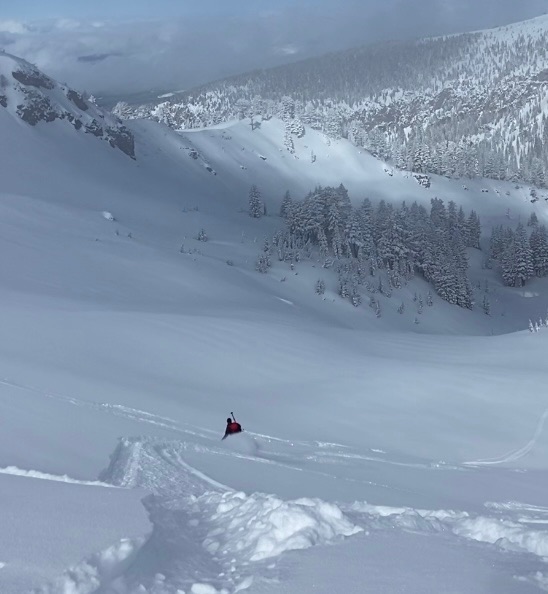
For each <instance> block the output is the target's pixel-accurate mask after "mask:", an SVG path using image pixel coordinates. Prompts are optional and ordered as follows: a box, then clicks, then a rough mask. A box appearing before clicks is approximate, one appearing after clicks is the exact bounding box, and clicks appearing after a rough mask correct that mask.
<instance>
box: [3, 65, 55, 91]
mask: <svg viewBox="0 0 548 594" xmlns="http://www.w3.org/2000/svg"><path fill="white" fill-rule="evenodd" d="M11 75H12V76H13V78H14V79H15V80H16V81H17V82H20V83H21V84H22V85H25V86H27V87H37V88H38V89H53V88H54V86H55V84H54V82H53V81H52V80H51V78H49V77H47V76H46V75H45V74H42V73H41V72H40V71H39V70H33V71H28V72H25V71H24V70H15V71H13V72H12V73H11Z"/></svg>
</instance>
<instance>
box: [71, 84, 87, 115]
mask: <svg viewBox="0 0 548 594" xmlns="http://www.w3.org/2000/svg"><path fill="white" fill-rule="evenodd" d="M67 97H68V98H69V99H70V101H72V102H73V103H74V105H76V107H77V108H78V109H81V110H82V111H87V110H88V109H89V106H88V104H87V103H86V101H85V99H84V98H83V97H82V95H80V93H77V92H76V91H73V90H72V89H69V90H68V91H67Z"/></svg>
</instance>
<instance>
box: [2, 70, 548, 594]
mask: <svg viewBox="0 0 548 594" xmlns="http://www.w3.org/2000/svg"><path fill="white" fill-rule="evenodd" d="M10 60H11V59H10ZM5 63H6V62H4V64H5ZM16 65H20V62H19V61H16ZM29 68H30V67H28V66H26V65H25V66H23V69H24V71H25V73H26V74H27V75H28V76H26V77H25V80H26V81H27V83H26V86H28V84H29V83H30V82H31V81H32V82H34V83H35V84H36V83H40V84H41V85H44V84H46V85H53V88H50V89H47V88H46V89H45V91H44V93H45V95H44V96H45V97H47V98H48V101H49V102H50V105H52V106H53V108H52V109H54V110H55V112H56V113H59V111H58V109H60V108H61V106H63V105H64V106H65V107H64V109H66V111H67V113H73V115H74V116H75V117H76V115H77V114H80V111H77V110H76V111H74V112H71V111H70V110H71V109H73V108H72V107H71V101H70V100H69V99H68V98H66V97H65V99H63V96H64V91H63V87H62V85H58V84H57V83H55V82H54V81H51V82H48V79H47V78H46V77H44V75H41V74H40V73H39V72H37V71H36V70H34V69H32V77H31V78H30V79H29V78H28V77H29V76H30V74H29V71H28V69H29ZM13 71H16V66H14V62H13V61H10V62H9V68H8V69H4V70H3V74H4V76H5V77H6V78H8V74H9V75H10V76H11V73H12V72H13ZM6 73H8V74H6ZM16 76H17V77H19V78H21V75H20V74H17V75H16ZM35 77H36V79H35ZM12 78H13V77H12ZM13 80H15V81H17V79H16V78H13ZM13 80H11V79H9V78H8V83H9V85H8V87H7V88H8V92H7V93H6V97H7V99H8V107H7V108H0V129H1V131H2V134H0V153H1V154H2V160H1V166H2V184H1V186H0V248H1V253H2V258H0V278H1V279H2V282H1V283H0V303H1V304H2V307H0V326H1V328H2V338H3V340H2V341H0V362H1V363H0V366H1V375H0V417H1V418H2V419H3V429H2V431H0V484H1V489H0V504H1V506H2V509H3V510H4V512H5V513H3V514H0V532H1V533H2V534H8V535H10V538H4V539H0V591H1V592H2V594H21V593H22V592H36V593H39V594H66V593H67V592H70V593H71V594H90V593H91V592H96V593H98V592H104V593H107V592H108V593H109V594H110V593H114V592H116V593H117V594H118V593H120V594H121V593H124V594H180V592H186V593H187V594H188V593H190V594H236V593H237V592H249V594H280V592H283V593H284V594H302V592H306V591H308V590H309V589H310V584H314V587H315V589H316V591H317V592H319V593H320V594H332V593H333V592H345V593H347V594H363V593H364V592H365V593H366V594H378V593H379V592H383V593H386V594H394V593H396V592H401V591H402V588H403V589H404V590H405V591H406V592H410V593H411V594H424V593H425V592H448V591H454V592H457V593H458V594H461V593H465V592H466V594H493V592H497V593H498V592H501V593H502V592H504V593H505V594H533V593H538V592H539V591H542V589H543V588H544V589H545V588H546V587H547V584H548V569H547V564H546V551H547V550H548V531H547V530H546V526H548V524H547V519H548V509H547V508H546V502H545V499H546V476H547V475H546V473H547V463H546V460H547V455H548V440H547V438H546V433H545V422H546V419H547V418H548V411H547V410H546V397H545V389H544V387H545V385H546V351H547V348H548V332H547V331H546V330H545V329H544V328H539V332H528V331H527V330H526V326H527V322H528V319H529V318H531V319H533V321H536V320H538V318H539V317H540V316H543V317H544V315H545V313H546V294H547V292H548V287H547V279H546V278H545V277H543V276H542V275H538V276H537V275H536V274H535V273H533V272H531V273H530V272H528V270H527V269H522V268H521V267H516V268H512V266H513V264H515V263H518V262H519V263H522V262H521V259H520V258H521V256H523V254H528V255H529V256H531V255H532V254H537V255H538V254H540V253H541V252H542V250H540V249H539V247H538V245H536V244H535V242H532V244H531V245H530V246H529V247H528V244H527V240H528V239H529V237H528V236H529V235H530V236H531V237H533V236H534V235H535V234H536V236H537V239H536V241H538V243H539V245H540V244H541V243H542V242H541V239H540V238H541V236H542V232H541V229H542V228H543V224H545V223H546V222H548V216H547V208H546V204H547V202H546V196H544V193H543V192H539V193H538V195H537V197H536V199H534V200H533V199H532V198H531V195H530V188H528V187H527V186H521V185H517V184H513V183H509V182H494V181H491V180H484V179H482V180H473V181H471V182H467V184H466V186H465V187H463V184H462V183H461V182H457V181H455V180H451V179H446V178H444V177H439V176H435V175H433V176H425V175H413V174H409V173H407V172H401V171H396V170H394V169H393V168H392V167H390V166H389V165H387V164H386V163H385V162H382V161H380V160H378V159H376V158H374V157H372V156H371V155H370V154H368V153H367V152H366V151H363V150H360V149H358V148H357V147H356V146H354V145H352V144H351V143H350V142H349V141H348V140H346V139H338V140H334V139H330V138H329V137H328V136H326V135H325V134H324V133H323V132H321V131H317V130H313V129H310V128H308V127H307V128H305V130H304V132H305V134H304V136H303V135H301V136H300V137H299V136H295V137H294V139H292V141H293V142H292V152H289V151H288V150H287V149H286V144H287V134H286V127H285V124H284V122H283V121H281V120H278V119H276V118H271V119H270V120H268V121H264V122H262V123H261V125H260V126H256V125H255V126H253V128H252V127H251V126H250V125H249V123H248V122H247V121H246V120H244V121H236V122H231V123H228V124H225V125H222V126H217V127H215V128H208V129H204V130H196V131H187V132H185V133H182V134H179V133H176V132H174V131H173V130H170V129H169V128H168V127H166V126H163V125H160V124H158V123H156V122H152V121H147V120H141V121H139V120H134V121H128V122H127V130H128V134H130V135H131V137H132V138H133V139H134V157H135V158H134V159H132V158H128V155H126V154H125V153H124V152H122V151H120V150H113V149H112V148H111V147H110V146H109V144H108V143H107V142H104V141H103V140H102V139H101V138H98V137H95V136H94V135H93V134H86V133H83V129H82V128H81V129H80V130H75V129H74V126H73V125H71V124H70V121H69V120H68V116H65V117H58V118H55V119H53V121H50V122H43V121H38V122H36V123H35V124H34V125H33V123H32V122H27V121H25V119H23V118H21V117H20V116H19V115H18V113H17V105H19V104H21V105H22V104H23V103H22V101H21V97H20V96H19V95H20V93H22V90H21V88H19V87H18V86H17V85H19V84H22V83H17V84H16V83H15V82H13ZM24 86H25V85H24ZM34 88H38V89H39V90H42V89H43V88H44V87H31V89H34ZM12 97H16V100H15V101H13V102H12V101H11V98H12ZM94 110H95V108H94V107H93V106H91V105H90V106H89V111H90V112H91V113H92V114H95V116H94V117H96V118H100V114H101V112H100V111H99V110H97V111H94ZM86 113H87V111H86V110H84V114H86ZM80 117H82V118H84V116H83V115H81V116H80ZM106 118H107V116H105V120H106ZM82 121H84V122H85V120H84V119H83V120H82ZM112 124H113V125H114V124H115V120H112ZM342 184H344V185H342ZM516 186H517V187H516ZM287 191H288V192H289V197H287V195H286V192H287ZM404 200H405V205H404V204H402V201H404ZM282 207H283V208H282ZM461 208H462V215H461V214H460V213H461V210H460V209H461ZM281 210H282V211H283V212H280V211H281ZM472 211H474V212H475V213H476V216H472ZM357 215H359V217H357ZM533 215H534V216H533ZM479 221H481V225H479ZM526 222H530V223H531V224H530V225H529V226H526V225H525V223H526ZM492 227H495V228H496V229H498V230H499V231H500V233H498V234H497V233H495V239H496V241H492V242H490V241H489V234H490V230H491V228H492ZM449 229H451V230H452V232H451V233H449ZM368 232H370V235H367V233H368ZM478 234H479V235H478ZM478 241H479V246H478ZM491 243H492V244H493V245H492V246H491V245H490V244H491ZM480 248H481V249H480ZM495 248H496V249H495ZM533 248H534V249H533ZM501 250H502V254H501V253H500V252H501ZM488 256H493V259H491V258H490V257H488ZM518 256H519V258H518ZM497 258H498V259H497ZM537 260H538V258H537V259H535V265H538V264H539V263H540V264H542V263H543V262H540V261H537ZM526 263H527V262H526ZM425 264H426V265H425ZM529 264H532V262H531V261H529ZM511 265H512V266H511ZM526 268H527V267H526ZM501 272H504V273H508V274H509V278H507V277H506V276H503V274H501ZM439 273H442V274H441V276H440V274H439ZM528 274H529V276H527V275H528ZM530 274H533V276H530ZM522 275H525V276H522ZM463 279H466V280H467V281H468V282H469V284H468V285H467V284H464V285H462V284H460V283H461V281H462V280H463ZM524 279H525V281H524V282H525V283H526V284H525V285H524V286H523V285H522V284H521V280H524ZM509 280H511V281H512V282H508V281H509ZM319 281H321V283H320V282H319ZM514 281H515V282H514ZM517 281H520V282H517ZM457 285H458V287H457ZM463 287H464V288H465V291H464V292H463V293H462V294H461V293H460V291H461V289H462V288H463ZM320 288H321V290H319V289H320ZM454 288H458V289H459V295H458V298H459V299H460V297H462V296H464V297H465V298H468V297H470V293H469V292H468V289H470V290H471V292H472V295H473V297H474V301H475V302H474V303H468V302H467V303H464V304H461V303H456V304H455V303H453V302H452V301H451V299H452V295H451V294H450V293H451V290H452V289H454ZM444 291H446V292H445V293H444ZM358 295H359V296H360V297H361V298H363V301H362V302H359V299H357V296H358ZM486 303H488V304H489V307H486ZM461 305H462V306H461ZM470 305H472V308H471V309H470V308H469V306H470ZM533 329H534V328H533ZM515 331H517V332H515ZM232 411H233V412H234V414H235V416H236V418H237V419H238V422H240V423H241V424H242V426H243V428H244V432H243V434H241V435H237V436H232V437H231V438H229V439H226V440H221V437H222V436H223V433H224V428H225V419H226V418H227V416H228V415H229V414H231V412H232ZM327 545H329V546H327Z"/></svg>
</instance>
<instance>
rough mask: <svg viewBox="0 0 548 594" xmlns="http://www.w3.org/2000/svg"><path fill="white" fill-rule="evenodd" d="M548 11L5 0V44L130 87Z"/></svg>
mask: <svg viewBox="0 0 548 594" xmlns="http://www.w3.org/2000/svg"><path fill="white" fill-rule="evenodd" d="M546 11H548V0H192V1H190V0H154V1H152V0H92V1H90V2H83V1H82V2H80V1H75V0H0V47H3V48H4V49H5V50H6V51H8V52H10V53H13V54H16V55H19V56H21V57H24V58H26V59H28V60H29V61H31V62H33V63H35V64H37V65H38V66H39V67H40V68H42V69H44V70H45V71H46V72H47V73H48V74H50V75H52V76H54V77H56V78H59V79H61V80H63V81H64V82H68V83H69V84H71V85H72V86H75V87H77V88H79V89H83V90H88V91H90V92H94V93H112V94H114V93H116V94H124V93H136V92H142V91H146V90H148V89H151V88H155V89H163V90H168V89H173V90H175V89H183V88H190V87H192V86H195V85H197V84H200V83H203V82H207V81H209V80H212V79H216V78H221V77H223V76H227V75H230V74H234V73H238V72H242V71H246V70H249V69H253V68H261V67H268V66H272V65H275V64H280V63H283V62H287V61H288V60H296V59H300V58H304V57H308V56H312V55H320V54H322V53H326V52H329V51H333V50H338V49H344V48H347V47H352V46H357V45H363V44H367V43H371V42H376V41H382V40H387V39H404V38H411V37H420V36H425V35H438V34H443V33H452V32H457V31H466V30H473V29H479V28H486V27H494V26H497V25H502V24H506V23H509V22H512V21H518V20H523V19H527V18H531V17H534V16H537V15H541V14H543V13H545V12H546Z"/></svg>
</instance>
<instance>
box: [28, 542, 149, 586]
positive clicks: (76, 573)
mask: <svg viewBox="0 0 548 594" xmlns="http://www.w3.org/2000/svg"><path fill="white" fill-rule="evenodd" d="M143 540H144V539H135V540H129V539H123V540H122V541H120V542H119V543H117V544H115V545H112V546H111V547H109V548H108V549H106V550H104V551H102V552H100V553H97V554H95V555H93V556H92V557H91V558H90V559H88V560H87V561H84V562H83V563H80V564H79V565H77V566H75V567H72V568H70V569H68V570H67V571H66V572H65V573H64V574H63V575H62V576H61V577H59V578H58V579H57V580H55V581H54V582H53V583H51V584H48V585H46V586H43V587H42V588H40V589H39V590H38V591H37V593H36V594H91V593H92V592H96V591H97V589H98V588H100V587H101V586H102V585H104V584H110V583H112V582H113V581H114V580H116V579H117V578H118V577H119V576H120V575H121V574H122V573H123V572H124V570H125V569H126V568H127V566H128V565H129V564H130V562H131V560H132V559H133V557H134V556H135V553H136V551H138V550H139V548H140V547H141V545H142V544H143ZM125 591H127V590H125Z"/></svg>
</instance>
